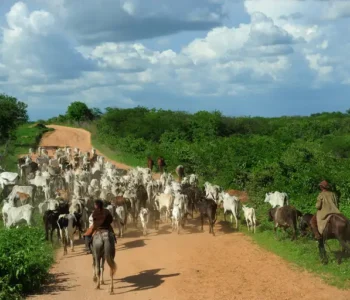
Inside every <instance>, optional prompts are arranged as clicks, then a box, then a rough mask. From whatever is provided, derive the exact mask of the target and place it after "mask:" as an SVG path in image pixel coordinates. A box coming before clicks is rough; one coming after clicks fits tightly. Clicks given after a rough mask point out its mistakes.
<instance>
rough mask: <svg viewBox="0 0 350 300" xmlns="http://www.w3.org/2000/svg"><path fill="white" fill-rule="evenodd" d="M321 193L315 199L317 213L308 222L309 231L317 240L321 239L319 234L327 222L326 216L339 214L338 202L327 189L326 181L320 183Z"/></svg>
mask: <svg viewBox="0 0 350 300" xmlns="http://www.w3.org/2000/svg"><path fill="white" fill-rule="evenodd" d="M320 189H321V193H320V194H319V195H318V197H317V203H316V208H317V212H316V214H315V215H314V216H313V217H312V219H311V221H310V225H311V229H312V231H313V233H314V235H315V238H316V239H317V240H320V239H321V238H322V236H321V234H322V232H323V229H324V228H325V227H326V225H327V222H328V216H329V215H330V214H340V211H339V210H338V200H337V197H336V195H335V193H333V192H331V191H330V190H329V189H330V187H329V184H328V182H327V181H325V180H324V181H322V182H321V183H320Z"/></svg>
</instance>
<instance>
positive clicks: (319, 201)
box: [316, 195, 322, 210]
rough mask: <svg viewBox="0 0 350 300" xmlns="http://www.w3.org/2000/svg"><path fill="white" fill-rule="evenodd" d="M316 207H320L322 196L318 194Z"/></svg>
mask: <svg viewBox="0 0 350 300" xmlns="http://www.w3.org/2000/svg"><path fill="white" fill-rule="evenodd" d="M316 208H317V209H318V210H320V209H322V196H321V195H319V196H318V197H317V202H316Z"/></svg>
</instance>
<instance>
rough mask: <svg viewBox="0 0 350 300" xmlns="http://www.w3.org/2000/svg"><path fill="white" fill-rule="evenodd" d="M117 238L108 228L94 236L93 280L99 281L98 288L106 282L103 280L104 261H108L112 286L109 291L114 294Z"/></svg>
mask: <svg viewBox="0 0 350 300" xmlns="http://www.w3.org/2000/svg"><path fill="white" fill-rule="evenodd" d="M114 243H115V240H114V237H113V235H112V233H111V232H109V231H108V230H103V231H102V230H98V231H96V233H95V234H94V236H93V238H92V258H93V271H94V276H93V281H94V282H97V284H96V289H100V287H101V284H104V281H103V270H104V262H105V261H107V264H108V266H109V268H110V276H111V286H110V289H109V293H110V294H111V295H112V294H113V292H114V285H113V276H114V274H115V272H116V271H117V264H116V263H115V261H114V257H115V246H114Z"/></svg>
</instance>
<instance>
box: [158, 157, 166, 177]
mask: <svg viewBox="0 0 350 300" xmlns="http://www.w3.org/2000/svg"><path fill="white" fill-rule="evenodd" d="M157 164H158V169H159V172H160V173H163V172H164V167H165V166H166V165H165V160H164V158H163V157H162V156H160V157H158V159H157Z"/></svg>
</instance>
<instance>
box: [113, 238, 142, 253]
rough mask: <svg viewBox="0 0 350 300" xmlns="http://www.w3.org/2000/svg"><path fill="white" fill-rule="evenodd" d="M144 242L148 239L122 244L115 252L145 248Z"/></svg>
mask: <svg viewBox="0 0 350 300" xmlns="http://www.w3.org/2000/svg"><path fill="white" fill-rule="evenodd" d="M145 241H148V239H142V240H136V241H131V242H127V243H124V244H122V245H121V246H120V248H117V251H123V250H127V249H133V248H140V247H144V246H146V244H145Z"/></svg>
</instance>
